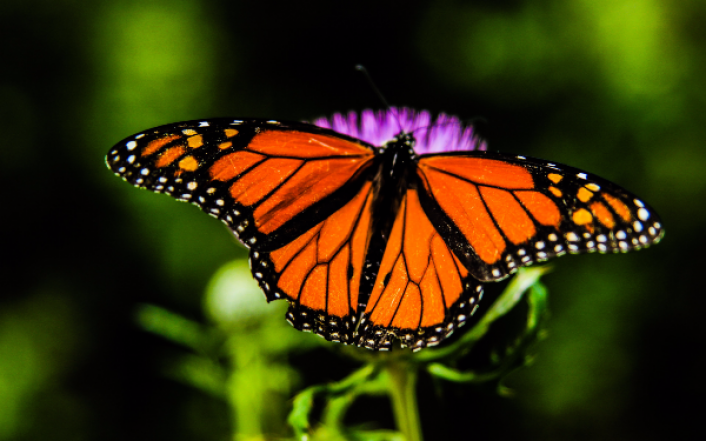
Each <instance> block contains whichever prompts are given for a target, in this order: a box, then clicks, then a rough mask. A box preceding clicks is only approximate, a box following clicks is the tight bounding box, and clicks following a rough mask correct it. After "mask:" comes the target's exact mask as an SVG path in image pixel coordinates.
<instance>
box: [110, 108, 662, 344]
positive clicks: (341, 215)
mask: <svg viewBox="0 0 706 441" xmlns="http://www.w3.org/2000/svg"><path fill="white" fill-rule="evenodd" d="M428 127H429V128H430V129H429V130H427V131H426V132H423V131H421V130H409V131H400V132H399V133H398V134H397V135H396V136H393V137H391V138H390V139H389V140H388V142H387V143H385V145H381V146H375V145H374V144H372V143H368V142H366V141H363V140H360V139H357V138H355V137H352V136H347V135H344V134H341V133H338V132H336V131H333V130H330V129H327V128H322V127H318V126H314V125H309V124H304V123H287V122H280V121H267V120H258V119H239V120H234V119H213V120H208V121H189V122H184V123H177V124H170V125H167V126H162V127H157V128H155V129H151V130H149V131H146V132H143V133H141V134H138V135H135V136H132V137H130V138H127V139H125V140H123V141H121V142H120V143H118V144H117V145H116V146H115V147H114V148H113V149H112V150H111V152H110V153H109V154H108V157H107V162H108V165H109V167H110V168H111V169H112V170H113V171H114V172H116V174H118V175H120V176H122V177H123V178H124V179H126V180H127V181H128V182H131V183H132V184H133V185H136V186H139V187H144V188H147V189H150V190H152V191H155V192H160V193H167V194H170V195H172V196H174V197H176V198H177V199H181V200H185V201H189V202H192V203H194V204H196V205H198V206H199V207H200V208H201V209H202V210H204V211H205V212H207V213H209V214H210V215H212V216H214V217H217V218H219V219H220V220H222V221H223V222H225V223H226V225H227V226H228V227H229V228H230V229H231V230H232V231H233V232H234V233H235V235H236V236H237V237H238V238H239V239H240V240H241V241H242V242H243V243H244V244H245V245H246V246H247V247H249V248H250V264H251V268H252V272H253V276H254V277H255V279H256V280H258V282H259V284H260V286H261V287H262V289H263V291H264V293H265V295H266V297H267V299H268V301H272V300H277V299H286V300H288V301H289V303H290V308H289V310H288V312H287V319H288V321H290V323H292V325H293V326H294V327H295V328H297V329H300V330H303V331H311V332H314V333H317V334H319V335H321V336H323V337H325V338H326V339H327V340H331V341H339V342H342V343H346V344H355V345H358V346H361V347H367V348H370V349H381V350H386V349H390V348H391V346H392V343H393V342H394V340H395V339H399V340H400V341H401V343H402V345H404V346H409V347H412V348H413V349H421V348H423V347H426V346H432V345H435V344H438V343H439V342H441V341H442V340H443V339H444V338H446V337H447V336H448V335H450V333H452V332H453V331H454V330H455V329H456V328H458V327H459V326H461V325H463V324H464V323H465V322H466V321H467V320H468V318H469V317H470V316H471V315H472V314H473V312H474V311H475V309H476V308H477V305H478V302H479V301H480V298H481V297H482V292H483V291H482V283H484V282H491V281H496V280H500V279H503V278H505V277H507V276H508V275H510V274H512V273H514V272H515V271H516V270H517V269H518V268H519V267H521V266H526V265H530V264H532V263H535V262H539V261H544V260H547V259H550V258H552V257H555V256H559V255H562V254H565V253H567V252H568V253H581V252H594V251H598V252H617V251H628V250H631V249H639V248H641V247H643V246H647V245H649V244H651V243H655V242H657V241H658V240H659V239H660V238H661V236H662V234H663V231H662V229H661V225H660V223H659V220H658V219H657V217H656V215H655V214H654V211H653V210H652V209H651V208H649V207H648V206H647V205H646V204H644V203H643V202H642V201H641V200H639V199H637V198H635V197H634V196H633V195H632V194H630V193H628V192H627V191H625V190H624V189H622V188H620V187H618V186H617V185H615V184H612V183H610V182H609V181H606V180H603V179H601V178H598V177H596V176H593V175H589V174H587V173H585V172H583V171H581V170H578V169H574V168H572V167H568V166H563V165H560V164H556V163H549V162H546V161H542V160H536V159H532V158H527V157H523V156H516V155H505V154H500V153H491V152H486V151H456V152H450V153H433V154H421V155H419V154H417V153H416V152H415V143H418V142H421V143H424V142H425V141H426V142H428V140H429V139H431V138H432V137H433V136H436V134H435V133H434V132H432V130H434V129H435V126H433V125H428Z"/></svg>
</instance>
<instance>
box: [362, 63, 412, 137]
mask: <svg viewBox="0 0 706 441" xmlns="http://www.w3.org/2000/svg"><path fill="white" fill-rule="evenodd" d="M355 70H357V71H358V72H360V73H362V74H363V75H364V76H365V79H366V80H368V84H370V87H371V88H372V89H373V91H374V92H375V95H377V96H378V98H380V101H382V103H383V104H384V105H385V107H387V110H389V111H390V112H393V113H394V114H395V118H396V119H397V127H398V128H399V129H400V131H402V121H400V115H399V114H398V113H397V109H394V110H393V108H392V106H390V103H388V102H387V100H386V99H385V96H384V95H383V94H382V92H380V89H378V87H377V86H376V85H375V81H373V78H372V77H371V76H370V74H369V73H368V69H366V68H365V66H363V65H362V64H356V65H355Z"/></svg>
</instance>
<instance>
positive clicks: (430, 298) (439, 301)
mask: <svg viewBox="0 0 706 441" xmlns="http://www.w3.org/2000/svg"><path fill="white" fill-rule="evenodd" d="M482 293H483V291H482V286H481V284H480V283H479V282H478V281H477V280H476V279H474V278H473V277H471V276H470V274H469V272H468V270H467V269H466V268H465V267H464V265H463V264H462V263H461V262H460V261H459V260H458V258H456V256H455V255H454V254H453V252H452V251H451V249H450V248H449V247H448V245H447V244H446V243H445V242H444V239H443V238H442V237H441V236H440V235H439V233H438V232H437V231H436V229H435V228H434V226H433V225H432V224H431V222H430V220H429V218H428V217H427V216H426V214H425V212H424V210H423V209H422V207H421V205H420V203H419V197H418V194H417V191H416V190H415V189H407V191H406V193H405V194H404V196H403V199H402V202H401V205H400V208H399V211H398V213H397V216H396V218H395V221H394V224H393V227H392V231H391V233H390V237H389V239H388V241H387V244H386V247H385V251H384V253H383V257H382V262H381V264H380V268H379V271H378V273H377V277H376V279H375V283H374V285H373V289H372V293H371V295H370V298H369V299H368V302H367V307H366V309H365V314H364V315H363V318H362V319H361V323H360V328H359V330H358V336H357V339H356V344H357V345H359V346H365V347H367V348H370V349H382V350H388V349H390V347H391V345H392V341H393V340H394V339H395V338H399V339H400V340H401V342H402V344H403V345H404V346H409V347H412V348H413V349H415V350H418V349H421V348H423V347H426V346H434V345H436V344H438V343H440V342H441V341H442V340H443V339H445V338H446V337H448V336H449V335H450V334H451V333H452V332H453V331H454V329H456V328H457V327H459V326H461V325H463V324H464V323H465V321H466V319H467V318H468V317H469V316H470V315H471V314H473V312H474V311H475V308H477V301H478V300H480V298H481V297H482Z"/></svg>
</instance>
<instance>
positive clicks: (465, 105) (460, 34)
mask: <svg viewBox="0 0 706 441" xmlns="http://www.w3.org/2000/svg"><path fill="white" fill-rule="evenodd" d="M260 4H266V5H267V6H259V5H260ZM0 15H1V16H2V17H3V25H2V27H0V49H2V51H1V52H0V54H1V55H2V63H1V64H2V68H1V69H0V104H1V106H0V112H1V117H0V133H1V134H2V135H1V137H0V139H1V141H0V143H1V145H2V153H1V154H0V183H1V187H0V188H2V196H3V201H2V207H3V208H2V213H3V214H2V223H3V227H2V230H1V231H2V237H3V239H2V247H1V248H0V249H1V250H2V252H3V254H4V259H3V264H2V270H1V271H2V285H0V286H1V287H2V288H1V292H2V295H1V297H0V440H6V439H7V440H40V439H41V440H43V439H56V440H60V439H67V440H69V439H71V440H92V439H102V440H112V439H115V440H118V439H132V440H142V439H174V440H181V439H184V440H186V439H197V438H198V439H201V440H223V439H229V431H230V430H231V429H230V427H231V423H229V421H230V413H231V410H229V409H230V408H229V407H228V406H227V405H226V404H225V402H224V401H223V400H222V399H221V398H219V397H218V396H217V395H218V394H217V393H216V394H210V395H209V394H207V393H204V392H203V391H202V389H198V388H195V387H192V385H190V384H189V382H188V381H180V380H179V379H180V378H181V379H182V380H183V379H184V378H186V377H185V376H184V375H181V376H180V375H168V372H170V368H169V366H171V365H174V363H177V362H178V363H180V362H181V361H183V360H182V358H180V357H183V356H185V355H184V354H187V353H188V352H189V351H188V350H187V349H185V348H184V347H183V346H180V345H178V344H175V343H172V342H169V341H168V340H167V339H164V338H161V337H158V336H155V335H153V334H151V333H148V332H146V331H145V330H143V329H142V328H143V327H144V321H143V322H142V323H143V325H142V326H140V325H139V324H138V320H137V319H136V315H139V314H138V312H139V311H143V310H144V307H143V306H141V305H145V304H153V305H158V306H160V307H161V308H164V309H165V310H168V311H172V312H174V313H176V314H178V315H179V316H183V317H186V318H188V319H189V320H191V321H190V322H189V323H192V324H193V323H199V324H200V325H198V326H202V327H203V328H204V329H211V327H217V326H216V325H217V324H218V323H215V322H218V320H217V319H216V318H214V313H209V312H208V301H207V300H204V299H205V298H206V297H204V293H206V292H207V286H208V284H209V280H210V279H211V277H212V276H213V275H214V273H216V271H217V270H218V269H219V268H220V267H221V266H222V265H224V264H226V263H227V262H229V261H232V260H233V259H242V258H243V257H244V256H245V252H244V250H243V248H242V247H240V246H238V245H236V244H235V242H234V241H233V240H232V239H231V237H230V235H229V234H228V233H227V231H226V230H225V228H224V227H223V226H222V225H221V224H220V223H219V222H217V221H215V220H213V219H211V218H209V217H208V216H205V215H203V214H202V213H200V212H199V211H198V210H197V209H196V208H195V207H192V206H190V205H187V204H179V203H176V202H174V201H172V200H170V199H169V198H167V197H164V196H160V195H153V194H151V193H148V192H144V191H137V190H135V189H132V188H130V187H129V186H128V185H126V184H125V183H123V182H122V181H121V180H120V179H117V178H115V177H114V176H113V175H112V174H111V173H110V172H109V171H108V170H107V169H106V167H105V165H104V162H103V161H104V160H103V157H104V155H105V154H106V152H107V151H108V149H109V148H110V147H111V146H112V145H113V144H114V143H115V142H117V141H118V140H120V139H122V138H124V137H126V136H128V135H130V134H133V133H136V132H138V131H141V130H144V129H146V128H149V127H152V126H155V125H159V124H164V123H169V122H174V121H179V120H188V119H195V118H206V117H213V116H234V117H236V116H253V117H267V118H276V119H293V120H301V119H311V118H313V117H317V116H322V115H328V114H330V113H332V112H335V111H347V110H351V109H352V110H361V109H364V108H379V107H381V103H380V101H379V99H378V98H377V97H376V96H375V94H374V93H373V92H372V90H371V88H370V86H369V85H368V84H367V83H366V81H365V80H364V78H363V77H362V76H361V75H360V74H359V73H357V72H355V71H354V69H353V66H354V65H355V64H358V63H361V64H363V65H365V66H366V67H367V68H368V70H369V71H370V72H371V74H372V76H373V77H374V79H375V81H376V83H377V85H378V86H379V88H380V89H381V90H382V92H383V93H384V95H385V96H386V98H387V99H388V100H389V101H390V102H391V103H393V104H395V105H407V106H410V107H414V108H419V109H429V110H431V111H434V112H438V111H445V112H447V113H450V114H454V115H458V116H459V117H461V118H462V119H465V120H473V121H476V122H477V125H478V129H479V131H480V132H481V133H482V135H483V136H484V137H485V138H486V139H487V140H488V143H489V148H490V149H492V150H499V151H506V152H513V153H521V154H526V155H530V156H535V157H540V158H546V159H551V160H553V161H556V162H561V163H566V164H570V165H573V166H575V167H579V168H582V169H585V170H587V171H589V172H592V173H596V174H598V175H600V176H603V177H605V178H608V179H610V180H612V181H615V182H617V183H619V184H620V185H623V186H624V187H626V188H627V189H629V190H630V191H632V192H634V193H636V194H638V195H640V197H642V198H644V199H645V200H647V201H649V203H650V204H651V205H652V206H653V207H654V208H655V209H656V210H657V211H658V212H659V213H660V215H661V216H662V220H663V224H664V226H665V229H666V237H665V239H664V240H663V242H662V243H661V244H659V245H658V246H656V247H653V248H650V249H648V250H645V251H640V252H637V253H631V254H628V255H585V256H572V257H566V258H562V259H559V260H557V261H555V262H553V263H552V265H553V267H554V271H553V272H552V273H551V274H550V275H548V276H546V277H545V279H544V281H545V283H546V285H547V286H548V288H549V293H550V305H551V309H552V317H551V318H550V320H549V322H548V324H547V328H548V338H547V339H545V340H544V341H542V342H541V343H540V344H539V345H537V346H536V347H535V349H534V353H535V354H536V359H535V362H534V363H533V365H532V366H530V367H528V368H525V369H523V370H521V371H519V372H517V373H515V374H513V375H511V376H510V377H509V378H508V379H507V381H506V384H507V386H509V387H511V388H512V389H513V390H514V396H513V397H511V398H505V397H499V396H497V395H495V394H494V393H492V392H491V391H488V390H486V389H484V388H478V387H470V386H455V385H451V386H449V385H448V384H444V383H438V384H433V383H432V382H431V381H429V380H426V379H422V382H421V390H422V392H421V398H422V403H421V412H422V423H423V425H424V429H425V434H426V437H427V439H430V440H433V439H443V438H445V437H448V436H451V435H456V436H458V435H463V436H464V437H465V438H469V439H471V438H472V439H476V440H486V439H487V440H495V439H509V438H511V437H512V438H514V439H518V438H519V439H543V440H544V439H579V440H581V439H586V440H589V439H601V440H610V439H621V440H625V439H640V440H648V439H665V438H671V439H680V438H681V439H683V438H686V437H688V436H689V435H690V434H691V433H692V431H697V430H698V431H700V430H701V429H702V427H701V426H702V424H701V423H700V420H701V418H702V417H703V413H704V406H703V404H702V403H703V396H704V394H705V393H706V388H705V387H704V381H703V372H704V370H705V369H706V363H705V362H704V356H703V349H704V337H705V336H706V331H705V328H706V325H705V324H704V320H703V316H704V312H703V311H704V306H705V305H704V303H705V302H704V296H703V291H704V290H703V287H702V283H700V282H698V280H700V279H698V277H699V276H700V274H701V273H703V271H704V263H705V262H704V260H705V258H704V254H705V252H704V247H705V246H706V243H705V242H706V241H705V240H704V239H705V236H704V234H703V233H702V230H703V228H704V226H705V221H706V207H705V204H704V202H705V200H706V197H705V196H706V178H705V177H704V171H703V170H704V166H706V124H705V123H704V119H705V117H706V105H705V104H706V27H704V23H705V22H706V3H704V2H703V1H700V0H692V1H683V2H666V1H656V0H654V1H649V0H644V1H640V0H610V1H608V0H593V1H581V0H570V1H559V0H554V1H551V0H541V1H522V0H514V1H476V2H460V1H439V2H409V1H408V2H402V1H396V2H355V3H341V2H325V1H319V2H291V1H290V2H279V3H278V2H245V1H232V2H231V1H223V0H220V1H219V0H209V1H197V0H183V1H137V0H120V1H95V2H76V1H33V2H29V1H22V2H20V1H15V0H11V1H4V2H2V3H1V4H0ZM253 296H254V297H252V298H253V299H255V300H253V301H254V302H258V304H259V303H262V304H264V300H263V299H262V298H260V297H258V294H253ZM205 304H206V307H205V306H204V305H205ZM280 306H281V305H280ZM280 306H274V305H270V307H271V308H275V309H276V308H279V309H276V314H277V318H278V323H279V322H280V321H281V322H282V323H284V320H283V319H282V318H280V317H281V316H282V310H281V307H280ZM141 308H142V309H141ZM275 309H272V311H275ZM216 315H217V314H216ZM148 321H149V320H148ZM214 323H215V324H214ZM244 332H245V331H244ZM286 333H287V335H289V333H292V334H298V333H297V332H296V331H294V330H291V329H287V330H286ZM288 338H289V337H288ZM292 338H293V339H298V338H299V337H298V336H297V337H292ZM302 338H303V339H315V340H317V344H318V339H317V338H316V337H314V336H311V335H304V336H303V337H302ZM250 341H252V338H251V339H250ZM297 341H299V340H297ZM267 344H269V343H268V341H262V345H267ZM297 344H300V345H302V346H301V348H303V349H300V350H299V352H298V353H296V354H290V355H288V356H287V358H286V360H285V361H286V363H285V362H283V363H284V364H285V365H287V366H290V367H291V369H292V372H290V374H291V375H290V376H289V377H287V378H290V379H292V378H294V380H292V381H291V384H290V385H289V386H287V387H283V391H281V393H282V397H281V400H280V401H281V402H282V403H285V404H286V405H289V403H291V401H287V400H288V399H290V398H291V396H292V395H293V394H294V393H295V392H296V391H297V390H299V389H300V388H301V387H303V386H305V385H308V384H314V383H320V382H324V381H331V380H337V379H341V378H343V377H344V376H345V375H346V374H347V373H348V372H350V369H351V368H352V366H353V365H352V364H351V363H350V362H346V361H341V360H339V359H338V357H337V356H336V355H335V354H332V353H330V352H329V351H327V350H326V349H325V348H324V346H323V345H320V346H317V347H318V349H311V347H308V348H307V344H309V343H301V342H300V343H297ZM238 347H239V346H237V345H236V349H235V350H234V352H236V353H237V352H238V349H237V348H238ZM234 357H236V358H237V356H235V355H234ZM175 360H176V361H175ZM180 360H181V361H180ZM280 361H281V360H280ZM173 362H174V363H173ZM178 363H177V364H178ZM263 372H264V371H263ZM278 372H279V371H278ZM253 375H256V374H253ZM283 378H284V377H283ZM267 381H268V382H270V384H274V383H277V382H278V381H284V380H278V379H277V378H276V376H275V377H272V378H268V379H267ZM245 382H246V383H247V378H246V380H245ZM192 383H193V381H192ZM243 393H244V392H243ZM236 395H238V393H237V391H236ZM241 395H242V394H241ZM374 403H375V404H376V406H373V407H370V408H375V409H378V408H379V409H380V416H379V417H377V416H376V415H370V414H368V415H367V416H364V417H361V420H362V421H366V420H376V421H378V424H379V425H380V426H382V427H391V420H390V414H389V410H388V407H387V403H386V402H385V401H384V400H382V401H376V402H374ZM240 412H241V414H240V415H241V416H240V417H239V418H241V420H240V421H236V422H235V424H236V427H241V428H242V427H244V426H242V423H243V420H242V418H247V413H245V414H244V415H246V416H245V417H243V416H242V415H243V414H242V412H245V410H243V409H240ZM281 412H286V409H285V410H283V411H281ZM354 413H355V412H354ZM237 418H238V417H236V420H237ZM282 419H283V417H281V418H280V419H279V422H277V421H274V422H271V423H269V425H268V424H265V425H264V426H263V428H262V430H264V431H265V432H266V433H275V434H277V433H279V434H282V433H284V434H286V432H282V430H283V429H282V427H281V424H282ZM241 430H242V431H247V430H248V429H245V428H242V429H241ZM250 430H251V429H250ZM255 439H256V438H255Z"/></svg>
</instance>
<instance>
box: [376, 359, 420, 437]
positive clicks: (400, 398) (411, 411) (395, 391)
mask: <svg viewBox="0 0 706 441" xmlns="http://www.w3.org/2000/svg"><path fill="white" fill-rule="evenodd" d="M385 370H386V371H387V374H388V375H389V377H390V399H391V400H392V411H393V412H394V414H395V422H396V423H397V428H398V430H399V431H400V432H401V433H402V435H403V436H404V438H405V440H407V441H422V426H421V424H420V421H419V410H418V409H417V367H416V366H415V365H414V364H413V363H410V362H409V361H405V360H394V361H390V362H389V363H387V364H386V365H385Z"/></svg>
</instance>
